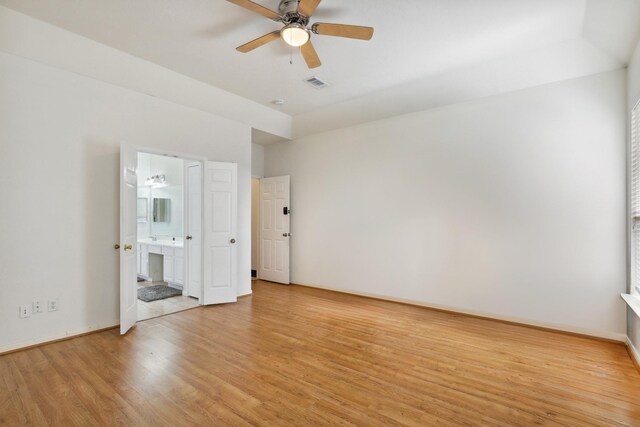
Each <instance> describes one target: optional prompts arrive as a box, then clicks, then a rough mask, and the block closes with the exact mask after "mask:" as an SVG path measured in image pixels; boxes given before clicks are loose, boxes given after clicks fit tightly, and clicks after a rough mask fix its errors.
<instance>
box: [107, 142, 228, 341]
mask: <svg viewBox="0 0 640 427" xmlns="http://www.w3.org/2000/svg"><path fill="white" fill-rule="evenodd" d="M148 155H152V156H153V155H157V157H158V158H162V159H160V160H159V159H155V158H154V157H150V158H149V159H150V160H149V165H150V166H149V168H148V169H147V168H146V166H145V165H143V164H139V162H138V160H139V158H140V159H141V161H142V162H146V158H147V156H148ZM154 159H155V160H156V163H155V164H156V166H157V165H158V164H162V165H164V166H163V167H164V168H165V169H166V170H161V169H159V168H158V167H154V166H153V165H154ZM168 163H171V166H168ZM120 170H121V173H120V243H118V244H116V249H118V250H119V251H120V333H121V334H125V333H126V332H127V331H128V330H129V329H130V328H131V327H133V326H134V325H135V323H136V321H138V319H139V316H138V307H139V302H138V301H139V298H138V297H139V294H140V293H143V294H144V293H148V292H146V289H145V288H148V287H150V286H155V285H158V286H159V288H158V289H157V292H160V293H173V294H177V295H172V296H170V297H168V298H160V299H161V300H165V299H169V298H173V297H180V298H179V300H182V301H186V302H188V307H185V304H176V305H175V306H173V307H171V306H170V308H171V310H170V311H167V310H160V309H157V310H154V311H153V312H152V313H151V317H155V315H163V314H168V312H176V311H181V310H183V309H186V308H192V307H195V306H197V305H210V304H222V303H231V302H236V301H237V281H238V274H237V247H236V239H237V231H238V230H237V222H238V221H237V217H238V211H237V209H238V208H237V206H238V179H237V175H238V172H237V171H238V165H237V164H236V163H225V162H211V161H207V160H206V159H201V158H196V157H190V156H183V155H176V154H171V153H164V152H160V151H157V150H153V149H147V148H142V147H136V146H132V145H129V144H126V143H123V144H122V145H121V151H120ZM168 171H172V172H168ZM169 175H171V176H169ZM180 177H182V178H180ZM180 179H182V187H180V186H179V182H180ZM139 183H140V184H141V185H140V193H139V192H138V187H139ZM142 183H144V185H142ZM172 186H174V187H175V188H170V187H172ZM143 187H149V188H147V189H144V188H143ZM154 190H155V191H154ZM138 208H139V209H138ZM181 208H182V210H181ZM138 221H140V222H138ZM139 234H140V240H139V238H138V236H139ZM139 279H141V280H143V281H145V282H147V283H145V284H143V285H140V286H139V285H138V283H139V282H138V280H139ZM148 282H150V283H148ZM156 282H157V283H156ZM145 285H147V286H145ZM141 289H142V291H141ZM168 302H171V301H168ZM147 315H149V313H147ZM143 316H144V314H143Z"/></svg>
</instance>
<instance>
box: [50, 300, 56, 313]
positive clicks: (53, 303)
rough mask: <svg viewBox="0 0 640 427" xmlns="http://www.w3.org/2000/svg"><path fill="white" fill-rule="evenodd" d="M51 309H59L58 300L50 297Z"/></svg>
mask: <svg viewBox="0 0 640 427" xmlns="http://www.w3.org/2000/svg"><path fill="white" fill-rule="evenodd" d="M49 311H58V300H57V299H50V300H49Z"/></svg>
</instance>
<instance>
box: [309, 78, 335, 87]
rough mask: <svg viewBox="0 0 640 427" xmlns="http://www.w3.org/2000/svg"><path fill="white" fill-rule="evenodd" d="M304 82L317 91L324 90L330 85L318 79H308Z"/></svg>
mask: <svg viewBox="0 0 640 427" xmlns="http://www.w3.org/2000/svg"><path fill="white" fill-rule="evenodd" d="M304 82H305V83H306V84H308V85H309V86H311V87H313V88H315V89H324V88H325V87H327V86H328V85H329V84H328V83H326V82H323V81H322V80H320V79H319V78H317V77H309V78H308V79H305V80H304Z"/></svg>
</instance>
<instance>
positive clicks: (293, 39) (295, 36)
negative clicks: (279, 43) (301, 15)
mask: <svg viewBox="0 0 640 427" xmlns="http://www.w3.org/2000/svg"><path fill="white" fill-rule="evenodd" d="M280 36H281V37H282V40H284V41H285V43H287V44H288V45H289V46H293V47H300V46H302V45H304V44H306V43H307V42H308V41H309V38H310V37H311V36H310V35H309V30H307V29H306V28H305V27H303V26H302V25H300V24H289V25H287V26H285V27H284V28H283V29H282V30H281V31H280Z"/></svg>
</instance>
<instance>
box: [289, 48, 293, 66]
mask: <svg viewBox="0 0 640 427" xmlns="http://www.w3.org/2000/svg"><path fill="white" fill-rule="evenodd" d="M289 65H293V47H291V49H289Z"/></svg>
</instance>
